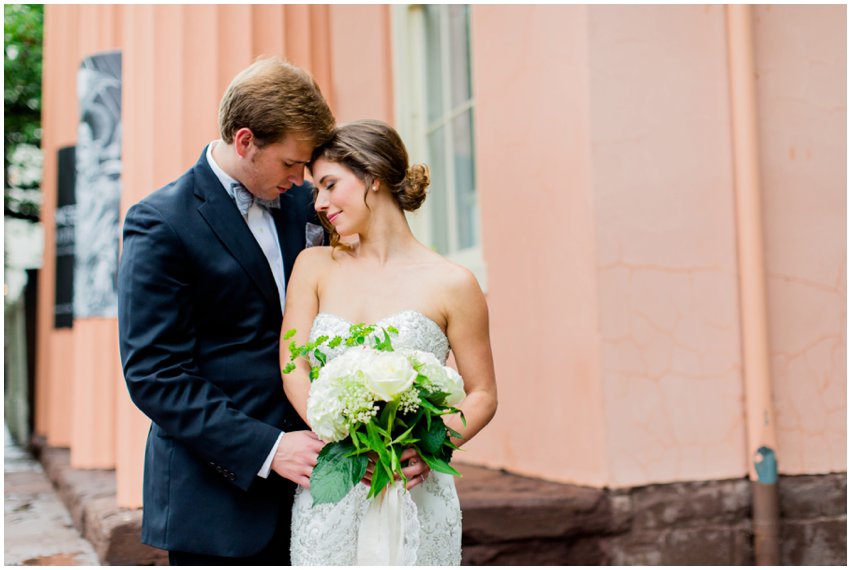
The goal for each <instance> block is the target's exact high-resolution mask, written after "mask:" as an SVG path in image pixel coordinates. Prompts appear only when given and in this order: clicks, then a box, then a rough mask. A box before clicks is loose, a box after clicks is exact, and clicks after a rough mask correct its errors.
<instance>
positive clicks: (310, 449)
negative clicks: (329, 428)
mask: <svg viewBox="0 0 851 570" xmlns="http://www.w3.org/2000/svg"><path fill="white" fill-rule="evenodd" d="M323 447H325V443H324V442H323V441H322V440H321V439H319V437H317V436H316V434H315V433H313V432H312V431H308V430H304V431H291V432H287V433H285V434H284V435H283V436H282V437H281V443H280V445H278V451H277V452H276V453H275V457H274V459H272V471H274V472H275V473H277V474H278V475H280V476H281V477H283V478H285V479H289V480H290V481H293V482H295V483H296V484H298V485H301V486H302V487H305V488H308V489H309V488H310V473H311V472H312V471H313V467H314V465H316V458H317V457H318V456H319V452H320V451H322V448H323Z"/></svg>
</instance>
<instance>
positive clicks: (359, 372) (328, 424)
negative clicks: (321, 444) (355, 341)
mask: <svg viewBox="0 0 851 570" xmlns="http://www.w3.org/2000/svg"><path fill="white" fill-rule="evenodd" d="M369 352H372V350H371V349H368V348H362V347H357V348H353V349H350V350H347V351H346V352H344V353H343V354H341V355H340V356H338V357H337V358H334V359H333V360H331V361H330V362H328V364H326V365H325V366H324V367H323V368H322V370H320V371H319V377H318V378H317V379H316V381H315V382H313V384H311V386H310V395H309V396H308V397H307V421H308V422H309V423H310V426H311V427H312V428H313V431H314V432H315V433H316V435H318V436H319V438H320V439H321V440H323V441H325V442H334V441H340V440H342V439H344V438H345V437H347V436H348V435H349V424H350V423H351V422H353V421H361V420H366V421H368V418H369V417H370V414H371V415H375V411H376V410H375V401H374V398H373V396H372V392H371V391H370V390H369V389H368V388H367V387H366V386H365V381H364V380H365V374H364V368H365V367H368V361H369V357H370V354H369Z"/></svg>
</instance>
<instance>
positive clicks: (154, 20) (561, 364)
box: [36, 5, 847, 506]
mask: <svg viewBox="0 0 851 570" xmlns="http://www.w3.org/2000/svg"><path fill="white" fill-rule="evenodd" d="M754 10H755V14H756V21H755V30H754V31H755V38H756V52H757V62H756V63H757V69H758V71H759V80H758V87H759V101H758V108H759V109H758V110H759V121H760V122H759V125H760V137H761V138H760V150H761V165H760V166H761V171H762V175H763V184H764V188H763V196H764V219H765V227H764V235H765V239H766V259H767V267H766V272H767V276H768V291H767V298H766V303H767V306H768V309H769V326H770V337H771V359H772V360H771V364H772V369H773V378H772V379H773V386H774V390H775V398H774V399H775V403H776V410H777V411H776V413H777V423H778V431H779V436H778V437H779V450H778V457H779V461H780V469H781V472H783V473H790V474H791V473H820V472H827V471H844V470H846V467H847V466H846V456H845V453H843V452H842V451H843V450H844V449H845V446H846V422H845V415H846V409H847V408H846V388H845V382H846V377H845V365H846V353H845V340H846V337H845V325H846V304H845V292H846V283H845V259H846V247H845V242H844V240H843V239H842V236H843V234H844V233H845V214H846V210H845V208H846V200H845V183H846V167H845V161H844V159H845V151H846V146H845V136H846V133H845V117H846V107H845V97H846V93H845V69H846V60H845V50H844V49H843V48H844V46H845V41H846V37H845V34H846V32H845V24H844V22H845V8H844V7H842V6H822V7H802V6H765V7H756V8H754ZM471 22H472V24H471V25H472V54H473V89H474V97H475V121H476V124H475V129H476V132H475V141H476V159H477V169H478V171H477V180H478V186H479V194H480V202H481V212H482V232H483V252H484V258H485V263H486V266H487V271H488V291H487V295H488V303H489V306H490V313H491V333H492V340H493V348H494V358H495V361H496V370H497V375H498V383H499V390H500V409H499V412H498V414H497V416H496V418H495V419H494V421H493V423H492V424H491V425H490V426H489V427H488V429H487V430H485V431H484V432H482V434H481V435H479V436H478V438H477V439H476V440H474V441H472V442H471V443H470V444H469V446H467V448H466V451H465V453H464V454H463V458H462V460H463V461H466V462H469V463H477V464H483V465H488V466H493V467H504V468H507V469H509V470H512V471H514V472H518V473H524V474H528V475H532V476H537V477H542V478H546V479H551V480H556V481H563V482H573V483H581V484H587V485H592V486H610V487H624V486H632V485H643V484H648V483H659V482H667V481H677V480H703V479H719V478H731V477H735V478H737V477H741V476H742V475H744V474H745V473H746V472H747V469H748V465H747V464H748V461H749V458H748V457H747V456H746V455H747V452H746V449H745V447H746V446H745V433H744V430H745V425H746V422H745V405H744V389H743V382H744V379H743V377H742V358H743V355H742V349H741V338H740V337H741V333H740V328H741V322H740V314H739V311H740V309H739V292H738V276H737V271H738V270H737V253H736V251H737V249H736V248H737V239H738V238H737V236H736V229H735V227H736V225H735V222H736V211H735V205H734V191H735V189H734V184H733V163H732V149H731V125H730V122H731V117H730V103H729V85H728V83H729V75H728V73H729V72H728V69H727V44H726V41H727V40H726V34H727V31H726V27H725V7H723V6H629V7H624V6H618V7H614V6H591V7H588V6H488V5H475V6H473V7H472V17H471ZM390 25H391V24H390V17H389V8H388V7H387V6H381V5H368V6H318V5H316V6H299V5H286V6H281V5H264V6H225V5H218V6H203V5H195V6H167V5H158V6H143V5H134V6H122V7H113V6H103V5H100V6H48V7H47V8H46V28H45V36H46V41H45V67H44V69H45V73H44V117H43V122H44V143H43V146H44V150H45V173H44V174H45V175H44V190H45V206H44V209H43V221H44V223H45V230H46V235H45V238H46V239H45V262H44V267H43V269H42V276H41V279H40V283H41V285H40V287H41V289H40V297H39V298H40V313H39V327H40V332H39V340H38V343H39V350H40V357H39V361H38V368H37V382H38V402H37V410H36V429H37V431H38V432H39V433H41V434H44V435H46V436H47V437H48V442H49V443H50V444H51V445H58V446H69V447H71V450H72V461H74V462H75V465H76V466H78V467H84V468H85V467H112V466H116V468H117V474H118V500H119V503H120V504H122V505H125V506H138V505H139V504H140V502H141V466H142V450H143V447H144V439H145V435H146V432H147V426H148V422H147V420H146V419H145V418H144V416H142V415H141V414H140V413H139V412H138V411H137V410H136V409H135V407H133V405H132V403H130V401H129V398H128V397H127V393H126V389H125V388H124V385H123V379H122V378H121V372H120V366H119V365H118V360H117V359H118V355H117V336H116V332H115V322H114V320H109V319H101V320H91V321H79V320H78V321H77V322H75V327H74V329H73V330H70V331H69V330H62V331H55V330H52V311H53V295H54V292H53V280H54V275H55V267H54V264H55V261H54V250H55V248H54V236H53V227H54V225H53V224H54V219H53V215H54V211H55V207H54V204H55V193H56V188H55V179H56V159H55V154H56V150H57V148H58V147H59V146H63V145H66V144H73V143H74V141H75V138H76V124H77V115H76V97H75V96H74V93H75V92H76V71H77V68H78V66H79V63H80V61H81V60H82V58H83V57H85V56H88V55H91V53H93V52H95V51H99V50H103V49H114V48H118V49H121V50H122V54H123V58H124V59H123V66H124V69H123V72H124V83H123V89H124V90H123V97H124V101H123V112H124V115H123V128H124V171H123V189H122V211H126V209H127V208H128V207H129V206H130V205H131V204H133V203H135V202H136V201H138V200H139V199H141V198H142V197H143V196H145V195H146V194H148V193H149V192H151V191H153V190H154V189H156V188H157V187H159V186H161V185H162V184H164V183H166V182H168V181H170V180H172V179H174V178H175V177H177V176H179V175H180V174H181V173H182V172H183V171H184V170H185V169H186V168H187V167H189V166H190V165H191V164H192V163H194V161H195V160H197V157H198V156H199V154H200V152H201V149H202V148H203V146H204V144H206V143H207V142H208V141H209V140H211V139H213V138H215V137H216V136H217V133H216V121H215V119H216V109H217V106H218V101H219V98H220V96H221V94H222V92H223V90H224V89H225V87H226V85H227V83H228V82H229V81H230V79H231V77H232V76H233V75H234V74H235V73H236V72H237V71H238V70H240V69H241V68H243V67H245V66H246V65H248V64H249V63H250V62H251V61H253V59H254V58H255V57H257V56H258V55H262V54H278V55H283V56H286V57H289V58H290V59H292V60H293V61H294V62H295V63H297V64H300V65H303V66H305V67H307V68H308V69H309V70H310V71H311V72H312V73H313V74H314V76H315V77H316V78H317V81H318V82H319V84H320V86H321V87H322V89H323V92H324V93H325V94H326V96H327V97H328V99H329V102H330V103H331V105H332V108H333V110H334V112H335V114H336V116H337V118H338V120H339V121H341V122H345V121H348V120H352V119H355V118H362V117H374V118H379V119H383V120H386V121H390V122H392V119H393V117H394V93H393V77H392V66H391V59H392V54H393V51H392V50H393V46H392V41H391V37H392V35H391V30H390ZM245 38H250V41H245ZM69 403H73V405H69Z"/></svg>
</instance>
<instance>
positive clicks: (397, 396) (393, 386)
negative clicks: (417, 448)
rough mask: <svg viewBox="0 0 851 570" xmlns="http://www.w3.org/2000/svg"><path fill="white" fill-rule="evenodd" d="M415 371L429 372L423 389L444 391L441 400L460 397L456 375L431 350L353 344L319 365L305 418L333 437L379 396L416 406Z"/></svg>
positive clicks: (360, 419) (361, 417)
mask: <svg viewBox="0 0 851 570" xmlns="http://www.w3.org/2000/svg"><path fill="white" fill-rule="evenodd" d="M418 373H419V374H422V375H423V376H426V377H427V378H428V382H426V383H425V385H424V386H423V388H424V389H426V390H428V391H431V392H434V391H440V392H446V393H447V394H449V396H448V397H447V398H446V401H445V402H444V404H445V405H449V406H455V405H457V404H458V403H460V402H461V401H462V400H463V399H464V398H465V396H466V395H465V393H464V381H463V380H462V379H461V376H460V375H459V374H458V373H457V372H456V371H455V370H453V369H451V368H449V367H446V366H443V365H441V364H440V362H439V361H438V360H437V358H435V356H434V355H433V354H431V353H430V352H423V351H419V350H411V351H400V352H382V351H378V350H375V349H372V348H368V347H363V346H358V347H354V348H351V349H349V350H347V351H345V352H344V353H343V354H341V355H340V356H338V357H337V358H334V359H332V360H331V361H330V362H328V363H327V364H326V365H325V366H324V367H323V368H322V369H321V370H320V372H319V377H318V378H317V379H316V381H315V382H313V384H312V385H311V387H310V395H309V396H308V398H307V419H308V422H310V425H311V427H312V428H313V431H314V432H315V433H316V435H318V436H319V438H320V439H322V440H323V441H326V442H334V441H340V440H342V439H345V438H346V437H348V435H349V431H350V427H351V426H353V425H355V424H359V423H367V422H369V421H370V420H371V419H372V418H373V417H375V415H376V414H377V413H378V410H379V409H380V408H379V405H378V403H379V402H380V401H384V402H390V401H394V400H399V409H400V410H401V411H402V412H403V413H411V412H415V411H416V410H417V409H418V408H419V389H418V387H417V386H415V385H414V382H415V380H416V379H417V374H418Z"/></svg>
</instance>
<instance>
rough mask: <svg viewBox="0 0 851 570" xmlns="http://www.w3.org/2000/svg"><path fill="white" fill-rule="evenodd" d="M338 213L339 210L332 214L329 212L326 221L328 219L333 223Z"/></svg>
mask: <svg viewBox="0 0 851 570" xmlns="http://www.w3.org/2000/svg"><path fill="white" fill-rule="evenodd" d="M339 215H340V212H334V213H333V214H330V215H329V216H328V221H329V222H331V223H333V222H334V219H335V218H336V217H337V216H339Z"/></svg>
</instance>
